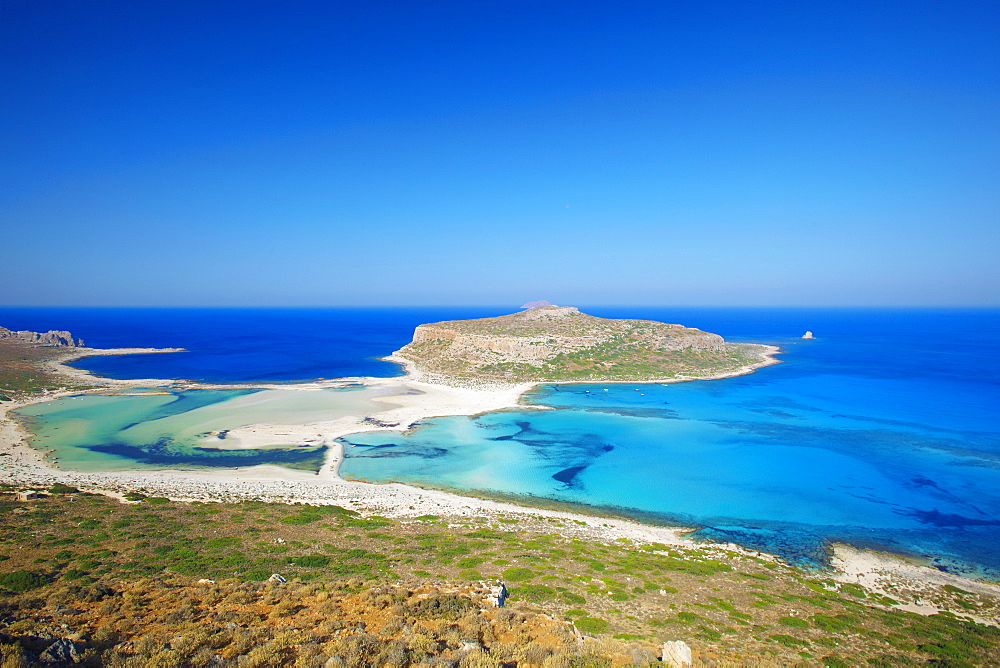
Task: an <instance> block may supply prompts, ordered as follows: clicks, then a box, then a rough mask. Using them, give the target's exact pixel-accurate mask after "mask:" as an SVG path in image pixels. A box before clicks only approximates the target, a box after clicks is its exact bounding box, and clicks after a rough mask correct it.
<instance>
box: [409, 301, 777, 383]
mask: <svg viewBox="0 0 1000 668" xmlns="http://www.w3.org/2000/svg"><path fill="white" fill-rule="evenodd" d="M770 352H773V350H772V349H770V348H767V347H765V346H755V345H751V344H735V343H727V342H725V341H724V340H723V338H722V337H721V336H719V335H718V334H711V333H709V332H703V331H701V330H700V329H693V328H690V327H685V326H683V325H673V324H668V323H663V322H657V321H655V320H633V319H611V318H598V317H596V316H592V315H588V314H586V313H582V312H581V311H580V310H579V309H578V308H576V307H574V306H555V305H546V306H535V307H532V308H528V309H526V310H524V311H521V312H519V313H513V314H511V315H503V316H498V317H494V318H477V319H473V320H451V321H447V322H436V323H430V324H426V325H420V326H418V327H417V328H416V330H415V331H414V333H413V341H411V342H410V343H409V344H407V345H406V346H404V347H403V348H402V349H400V350H399V351H397V352H396V353H395V356H396V357H398V358H402V359H404V360H406V361H408V362H410V363H412V364H413V366H414V367H415V368H416V370H417V371H418V372H419V373H421V374H422V375H424V376H426V377H427V379H428V380H432V381H443V382H447V381H449V380H462V379H467V380H472V379H476V380H488V381H496V382H532V381H536V382H543V381H564V380H576V381H588V380H593V381H603V380H607V381H630V380H644V381H649V380H677V379H688V378H697V377H717V376H722V375H734V374H738V373H747V372H749V371H750V370H752V369H753V368H756V367H759V366H764V365H765V364H770V363H773V360H772V359H771V358H770V357H769V356H768V355H769V353H770Z"/></svg>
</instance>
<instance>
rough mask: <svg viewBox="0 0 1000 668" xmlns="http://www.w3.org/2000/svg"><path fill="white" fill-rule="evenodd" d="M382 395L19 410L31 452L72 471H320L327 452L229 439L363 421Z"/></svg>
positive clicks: (226, 395)
mask: <svg viewBox="0 0 1000 668" xmlns="http://www.w3.org/2000/svg"><path fill="white" fill-rule="evenodd" d="M384 394H385V393H384V391H380V392H376V391H374V390H371V389H367V388H365V387H363V386H360V385H358V386H352V387H347V388H338V389H323V390H283V389H279V390H275V389H270V390H253V389H246V390H243V389H240V390H186V391H179V392H169V393H145V394H142V395H140V396H122V395H79V396H73V397H66V398H63V399H59V400H56V401H49V402H45V403H41V404H35V405H32V406H27V407H25V408H22V409H20V410H19V411H17V414H18V415H19V416H20V417H21V418H22V419H24V420H25V421H26V422H27V424H28V426H29V428H30V429H31V431H32V433H33V434H34V436H33V438H32V445H33V446H34V447H36V448H38V449H39V450H44V451H52V453H51V458H52V459H53V460H54V461H55V463H56V464H57V465H58V466H59V467H60V468H64V469H70V470H74V471H87V472H94V471H120V470H136V469H162V468H192V467H242V466H253V465H255V464H277V465H281V466H287V467H292V468H305V469H312V470H318V469H319V468H320V466H322V464H323V459H324V454H325V451H326V447H327V446H326V445H324V444H316V445H308V444H307V445H302V444H291V443H290V444H280V443H278V444H275V445H273V446H269V447H267V448H263V449H238V448H233V447H232V446H231V443H232V442H231V441H227V439H226V432H227V431H228V430H231V429H236V428H238V427H243V426H247V425H250V424H259V423H266V424H279V425H296V424H308V423H311V422H319V421H323V420H334V419H337V418H339V417H344V416H348V415H359V414H360V415H364V414H365V413H371V412H374V411H377V410H382V409H384V408H385V407H384V406H381V407H380V406H379V405H378V404H376V403H375V399H376V398H377V397H378V396H384Z"/></svg>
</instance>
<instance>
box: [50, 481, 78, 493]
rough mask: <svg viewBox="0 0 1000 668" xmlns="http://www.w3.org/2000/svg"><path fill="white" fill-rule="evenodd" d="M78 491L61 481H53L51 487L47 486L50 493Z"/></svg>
mask: <svg viewBox="0 0 1000 668" xmlns="http://www.w3.org/2000/svg"><path fill="white" fill-rule="evenodd" d="M79 491H80V490H78V489H77V488H76V487H71V486H70V485H64V484H62V483H61V482H57V483H53V484H52V487H49V493H50V494H76V493H77V492H79Z"/></svg>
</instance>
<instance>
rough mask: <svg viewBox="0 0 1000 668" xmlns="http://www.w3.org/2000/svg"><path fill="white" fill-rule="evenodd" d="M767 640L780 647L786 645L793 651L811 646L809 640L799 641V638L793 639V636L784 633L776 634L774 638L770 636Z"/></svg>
mask: <svg viewBox="0 0 1000 668" xmlns="http://www.w3.org/2000/svg"><path fill="white" fill-rule="evenodd" d="M767 639H768V640H770V641H771V642H776V643H778V644H779V645H784V646H785V647H789V648H791V649H795V648H796V647H803V646H805V645H808V644H809V641H807V640H799V639H798V638H793V637H792V636H788V635H785V634H783V633H776V634H775V635H773V636H768V638H767Z"/></svg>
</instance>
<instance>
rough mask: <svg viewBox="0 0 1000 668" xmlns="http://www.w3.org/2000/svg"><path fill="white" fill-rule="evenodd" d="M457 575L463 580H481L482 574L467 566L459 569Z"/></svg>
mask: <svg viewBox="0 0 1000 668" xmlns="http://www.w3.org/2000/svg"><path fill="white" fill-rule="evenodd" d="M414 573H416V571H414ZM458 577H460V578H462V579H463V580H482V579H483V574H482V573H480V572H479V571H477V570H474V569H472V568H467V569H465V570H463V571H459V572H458Z"/></svg>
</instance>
